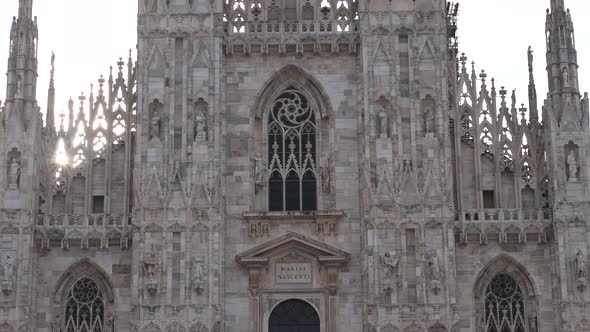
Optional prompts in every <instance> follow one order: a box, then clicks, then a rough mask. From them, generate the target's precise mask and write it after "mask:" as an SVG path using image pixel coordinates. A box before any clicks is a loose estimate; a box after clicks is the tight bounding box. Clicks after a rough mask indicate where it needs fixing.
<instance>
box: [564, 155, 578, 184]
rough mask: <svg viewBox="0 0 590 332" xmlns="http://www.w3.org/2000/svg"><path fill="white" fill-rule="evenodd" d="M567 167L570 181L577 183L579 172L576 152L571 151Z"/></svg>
mask: <svg viewBox="0 0 590 332" xmlns="http://www.w3.org/2000/svg"><path fill="white" fill-rule="evenodd" d="M567 167H568V171H569V181H570V182H575V181H577V180H578V178H577V177H576V173H577V172H578V162H577V160H576V155H575V153H574V150H570V152H569V153H568V155H567Z"/></svg>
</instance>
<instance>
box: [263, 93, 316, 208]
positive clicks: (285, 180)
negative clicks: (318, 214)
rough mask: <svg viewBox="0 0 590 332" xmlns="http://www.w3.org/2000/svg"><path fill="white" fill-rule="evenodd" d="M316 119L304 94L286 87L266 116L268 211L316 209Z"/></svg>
mask: <svg viewBox="0 0 590 332" xmlns="http://www.w3.org/2000/svg"><path fill="white" fill-rule="evenodd" d="M316 134H317V128H316V121H315V114H314V110H313V109H312V106H311V104H310V103H309V102H308V100H307V99H306V97H305V96H304V95H303V94H302V93H301V92H299V91H297V90H295V89H293V88H289V89H287V90H285V91H284V92H283V93H282V94H281V95H280V96H279V97H278V98H277V99H276V100H275V102H274V104H273V106H272V109H271V112H270V114H269V118H268V160H269V179H268V189H269V190H268V195H269V210H270V211H312V210H316V209H317V197H316V196H317V192H316V185H317V183H316V174H317V172H316V153H317V151H316V144H317V142H316Z"/></svg>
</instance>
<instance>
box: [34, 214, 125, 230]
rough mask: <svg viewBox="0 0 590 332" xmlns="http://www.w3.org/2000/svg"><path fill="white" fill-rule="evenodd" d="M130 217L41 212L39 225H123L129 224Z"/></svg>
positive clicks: (38, 217) (38, 216)
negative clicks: (48, 213)
mask: <svg viewBox="0 0 590 332" xmlns="http://www.w3.org/2000/svg"><path fill="white" fill-rule="evenodd" d="M129 224H130V222H129V217H128V216H125V215H122V214H104V213H92V214H86V215H78V214H51V215H46V214H39V215H37V226H48V227H54V226H73V227H80V226H82V227H85V226H89V227H101V226H108V227H123V226H126V225H129Z"/></svg>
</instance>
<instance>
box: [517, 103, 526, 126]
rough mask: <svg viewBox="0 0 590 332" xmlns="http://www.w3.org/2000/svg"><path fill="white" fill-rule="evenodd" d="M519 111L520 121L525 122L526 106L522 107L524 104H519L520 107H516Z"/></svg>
mask: <svg viewBox="0 0 590 332" xmlns="http://www.w3.org/2000/svg"><path fill="white" fill-rule="evenodd" d="M518 110H519V111H520V116H521V120H520V121H521V122H522V123H525V122H526V111H527V109H526V107H524V104H521V105H520V108H519V109H518Z"/></svg>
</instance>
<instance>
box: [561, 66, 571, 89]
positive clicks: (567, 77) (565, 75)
mask: <svg viewBox="0 0 590 332" xmlns="http://www.w3.org/2000/svg"><path fill="white" fill-rule="evenodd" d="M561 77H562V81H563V86H569V85H570V73H569V71H568V69H567V68H566V67H563V70H562V72H561Z"/></svg>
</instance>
